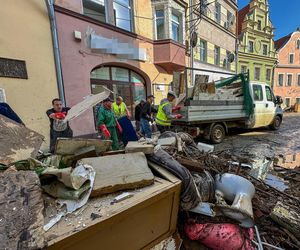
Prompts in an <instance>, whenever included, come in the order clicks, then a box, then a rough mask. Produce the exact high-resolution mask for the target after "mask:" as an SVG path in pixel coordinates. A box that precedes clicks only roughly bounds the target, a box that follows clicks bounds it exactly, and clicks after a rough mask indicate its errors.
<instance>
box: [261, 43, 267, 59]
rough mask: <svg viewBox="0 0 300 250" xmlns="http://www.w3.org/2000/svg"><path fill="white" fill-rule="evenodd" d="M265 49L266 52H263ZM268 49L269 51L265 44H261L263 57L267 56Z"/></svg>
mask: <svg viewBox="0 0 300 250" xmlns="http://www.w3.org/2000/svg"><path fill="white" fill-rule="evenodd" d="M265 48H266V50H265ZM268 49H269V46H268V45H267V44H263V46H262V54H263V55H264V56H268Z"/></svg>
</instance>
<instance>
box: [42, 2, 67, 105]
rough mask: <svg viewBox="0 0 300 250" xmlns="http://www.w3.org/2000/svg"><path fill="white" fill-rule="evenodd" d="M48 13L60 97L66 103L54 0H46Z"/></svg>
mask: <svg viewBox="0 0 300 250" xmlns="http://www.w3.org/2000/svg"><path fill="white" fill-rule="evenodd" d="M45 1H46V5H47V9H48V15H49V19H50V27H51V33H52V42H53V51H54V60H55V68H56V78H57V88H58V93H59V98H60V99H61V101H62V103H63V105H65V104H66V100H65V91H64V85H63V79H62V69H61V61H60V52H59V45H58V35H57V28H56V20H55V13H54V6H53V4H54V3H53V0H45Z"/></svg>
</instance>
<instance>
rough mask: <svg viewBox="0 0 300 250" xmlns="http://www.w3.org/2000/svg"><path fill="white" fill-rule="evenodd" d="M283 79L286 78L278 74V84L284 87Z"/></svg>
mask: <svg viewBox="0 0 300 250" xmlns="http://www.w3.org/2000/svg"><path fill="white" fill-rule="evenodd" d="M283 77H284V75H283V74H278V83H277V85H278V86H283Z"/></svg>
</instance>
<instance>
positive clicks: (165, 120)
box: [155, 91, 182, 133]
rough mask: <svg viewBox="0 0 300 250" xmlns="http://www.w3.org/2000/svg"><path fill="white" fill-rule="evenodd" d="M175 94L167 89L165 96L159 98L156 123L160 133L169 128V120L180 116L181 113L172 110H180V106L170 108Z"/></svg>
mask: <svg viewBox="0 0 300 250" xmlns="http://www.w3.org/2000/svg"><path fill="white" fill-rule="evenodd" d="M176 98H177V97H176V94H175V92H173V91H169V92H168V95H167V98H165V99H163V100H161V102H160V105H159V107H158V112H157V115H156V119H155V122H156V125H157V129H158V130H159V132H160V133H163V132H165V131H168V130H171V120H172V119H180V118H182V115H181V114H173V112H175V111H178V110H180V107H174V108H172V102H173V101H174V100H175V99H176Z"/></svg>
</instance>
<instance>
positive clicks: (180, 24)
mask: <svg viewBox="0 0 300 250" xmlns="http://www.w3.org/2000/svg"><path fill="white" fill-rule="evenodd" d="M137 2H138V4H137ZM133 3H136V4H133ZM155 3H156V2H155V1H150V0H139V1H131V0H113V1H103V0H56V1H55V16H56V22H57V31H58V39H59V47H60V54H61V64H62V75H63V81H64V91H65V98H66V104H67V105H68V106H72V105H74V104H76V103H78V102H80V101H81V100H82V99H83V97H85V96H87V95H89V94H91V93H92V94H96V93H99V92H101V91H102V89H103V86H105V87H107V88H109V89H111V90H112V91H113V92H114V94H113V95H112V96H111V97H112V98H115V97H116V95H121V96H122V97H123V98H124V101H125V103H126V105H127V106H128V108H129V109H130V110H131V112H132V113H133V112H134V108H135V105H136V104H137V103H139V101H140V100H141V99H144V98H145V97H146V95H148V94H150V93H153V94H157V93H156V91H159V92H163V93H162V94H161V93H160V94H161V96H163V97H164V96H165V95H166V93H167V91H168V88H169V85H170V83H171V82H172V79H173V72H174V71H181V70H182V69H184V67H185V62H186V50H185V48H186V47H185V45H184V44H183V43H184V40H183V34H184V33H185V13H186V9H187V4H186V1H183V0H178V1H172V0H169V1H165V3H160V5H159V6H156V5H155ZM156 8H158V9H156ZM171 20H173V21H171ZM175 21H176V22H175ZM154 86H160V87H154ZM158 95H159V94H158ZM94 113H95V112H93V110H89V111H87V112H85V113H84V114H82V115H81V116H80V117H78V118H76V119H75V120H74V121H72V123H71V127H72V129H73V131H74V134H75V136H78V135H86V134H94V133H95V132H96V128H95V122H94V121H95V114H94Z"/></svg>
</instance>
